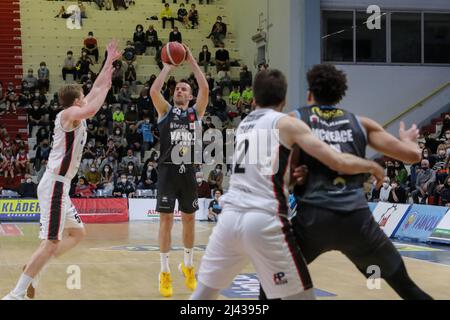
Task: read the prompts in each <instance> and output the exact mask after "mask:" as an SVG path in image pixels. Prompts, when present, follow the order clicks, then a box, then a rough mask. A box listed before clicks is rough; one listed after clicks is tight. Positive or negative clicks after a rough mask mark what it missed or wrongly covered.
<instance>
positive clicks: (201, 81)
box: [184, 45, 209, 119]
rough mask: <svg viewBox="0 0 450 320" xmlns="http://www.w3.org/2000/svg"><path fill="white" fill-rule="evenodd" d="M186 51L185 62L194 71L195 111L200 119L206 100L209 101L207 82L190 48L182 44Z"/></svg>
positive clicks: (206, 104)
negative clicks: (197, 88) (196, 85)
mask: <svg viewBox="0 0 450 320" xmlns="http://www.w3.org/2000/svg"><path fill="white" fill-rule="evenodd" d="M184 47H185V49H186V51H187V53H188V54H187V58H186V62H187V63H189V64H190V65H191V68H192V71H193V72H194V75H195V79H196V80H197V83H198V87H199V90H198V95H197V103H196V111H197V114H198V116H199V118H200V119H202V118H203V116H204V115H205V113H206V108H207V107H208V101H209V84H208V81H207V80H206V77H205V75H204V74H203V72H202V69H201V68H200V67H199V65H198V63H197V61H196V60H195V58H194V56H193V55H192V52H191V50H190V49H189V48H188V47H187V46H186V45H184Z"/></svg>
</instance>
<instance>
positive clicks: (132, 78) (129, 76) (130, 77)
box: [125, 64, 137, 94]
mask: <svg viewBox="0 0 450 320" xmlns="http://www.w3.org/2000/svg"><path fill="white" fill-rule="evenodd" d="M136 80H137V75H136V68H135V67H134V65H133V64H130V65H128V68H127V71H125V83H129V84H130V93H131V94H135V93H136V85H137V81H136Z"/></svg>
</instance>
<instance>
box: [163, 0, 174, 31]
mask: <svg viewBox="0 0 450 320" xmlns="http://www.w3.org/2000/svg"><path fill="white" fill-rule="evenodd" d="M161 20H162V22H163V29H165V28H166V22H167V21H170V22H171V23H172V29H173V28H174V27H175V19H174V18H173V14H172V9H171V8H170V5H169V4H168V3H166V4H164V9H163V10H162V11H161Z"/></svg>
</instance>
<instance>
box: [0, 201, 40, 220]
mask: <svg viewBox="0 0 450 320" xmlns="http://www.w3.org/2000/svg"><path fill="white" fill-rule="evenodd" d="M39 219H40V207H39V201H38V200H36V199H2V200H0V222H36V221H39Z"/></svg>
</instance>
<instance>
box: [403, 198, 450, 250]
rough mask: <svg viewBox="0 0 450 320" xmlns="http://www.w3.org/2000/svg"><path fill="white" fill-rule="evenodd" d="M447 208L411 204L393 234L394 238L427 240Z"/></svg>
mask: <svg viewBox="0 0 450 320" xmlns="http://www.w3.org/2000/svg"><path fill="white" fill-rule="evenodd" d="M447 211H448V208H446V207H436V206H424V205H417V204H415V205H413V206H412V207H411V209H410V210H409V212H408V214H407V215H406V217H405V218H404V219H403V222H402V224H401V225H400V227H399V228H398V230H397V232H396V233H395V234H394V237H395V238H399V239H408V240H411V239H412V240H418V241H422V242H427V241H428V238H429V237H430V235H431V234H432V233H433V231H434V229H436V227H437V225H438V224H439V222H440V221H441V220H442V218H443V217H444V216H445V214H446V213H447Z"/></svg>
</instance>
